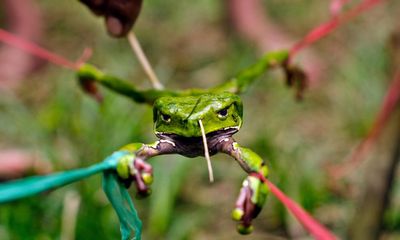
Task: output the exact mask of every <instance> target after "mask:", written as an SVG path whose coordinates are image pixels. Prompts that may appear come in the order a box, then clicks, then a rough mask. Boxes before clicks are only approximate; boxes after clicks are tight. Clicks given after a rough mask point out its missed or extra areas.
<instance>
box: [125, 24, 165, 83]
mask: <svg viewBox="0 0 400 240" xmlns="http://www.w3.org/2000/svg"><path fill="white" fill-rule="evenodd" d="M128 41H129V44H130V45H131V47H132V50H133V52H134V53H135V55H136V56H137V58H138V59H139V62H140V64H141V65H142V67H143V70H144V71H145V72H146V74H147V76H148V77H149V80H150V82H151V84H152V85H153V87H154V88H155V89H163V88H164V86H163V85H162V84H161V82H160V81H159V80H158V78H157V75H156V74H155V73H154V70H153V68H152V67H151V65H150V63H149V60H148V59H147V57H146V55H145V53H144V52H143V49H142V47H141V46H140V43H139V41H138V39H137V38H136V35H135V33H134V32H132V31H131V32H130V33H129V34H128Z"/></svg>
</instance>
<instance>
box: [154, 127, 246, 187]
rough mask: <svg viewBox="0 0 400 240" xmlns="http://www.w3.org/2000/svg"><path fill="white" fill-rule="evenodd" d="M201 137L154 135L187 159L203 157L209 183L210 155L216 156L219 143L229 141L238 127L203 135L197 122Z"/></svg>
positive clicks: (211, 176)
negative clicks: (205, 162) (205, 161)
mask: <svg viewBox="0 0 400 240" xmlns="http://www.w3.org/2000/svg"><path fill="white" fill-rule="evenodd" d="M199 126H200V129H201V136H200V137H199V136H193V137H186V136H182V135H178V134H175V133H162V132H157V133H156V135H157V137H158V138H159V139H160V141H166V142H169V143H170V144H172V145H173V146H174V148H175V150H176V152H177V153H179V154H181V155H184V156H187V157H198V156H204V157H205V158H206V160H207V167H208V172H209V179H210V182H213V181H214V177H213V171H212V166H211V160H210V155H211V156H212V155H214V154H216V153H217V152H218V151H219V150H220V146H221V142H223V141H224V140H225V139H229V138H231V137H232V135H233V134H235V133H236V132H238V131H239V127H236V126H235V127H226V128H223V129H219V130H217V131H213V132H210V133H207V134H206V133H205V131H204V126H203V123H202V121H201V120H199Z"/></svg>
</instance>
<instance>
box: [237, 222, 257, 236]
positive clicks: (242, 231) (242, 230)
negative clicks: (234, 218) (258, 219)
mask: <svg viewBox="0 0 400 240" xmlns="http://www.w3.org/2000/svg"><path fill="white" fill-rule="evenodd" d="M253 229H254V227H253V225H251V224H250V225H247V226H246V225H244V224H243V223H239V224H238V225H237V231H238V233H240V234H242V235H247V234H250V233H252V232H253Z"/></svg>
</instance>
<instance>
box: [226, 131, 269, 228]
mask: <svg viewBox="0 0 400 240" xmlns="http://www.w3.org/2000/svg"><path fill="white" fill-rule="evenodd" d="M221 152H223V153H226V154H228V155H230V156H232V157H233V158H235V159H236V160H237V161H238V162H239V164H240V166H241V167H242V168H243V169H244V170H245V171H246V172H247V173H248V174H249V176H247V177H246V179H245V180H244V181H243V185H242V188H241V189H240V193H239V197H238V199H237V201H236V204H235V209H234V210H233V211H232V218H233V219H234V220H235V221H238V222H239V224H238V226H237V230H238V232H239V233H241V234H249V233H251V232H252V230H253V226H252V224H251V222H252V220H253V219H254V218H256V217H257V215H258V214H259V213H260V211H261V209H262V207H263V205H264V203H265V200H266V197H267V195H268V192H269V190H268V187H267V186H266V185H265V184H264V183H263V182H262V181H261V180H260V179H259V178H258V177H257V174H262V175H263V176H265V177H267V175H268V168H267V166H265V165H264V161H263V160H262V159H261V158H260V157H259V156H258V155H257V154H256V153H254V152H253V151H251V150H250V149H248V148H244V147H240V146H239V145H238V144H237V143H236V142H235V141H234V140H233V139H232V138H227V139H226V140H225V141H223V142H222V146H221ZM252 173H254V175H253V174H252Z"/></svg>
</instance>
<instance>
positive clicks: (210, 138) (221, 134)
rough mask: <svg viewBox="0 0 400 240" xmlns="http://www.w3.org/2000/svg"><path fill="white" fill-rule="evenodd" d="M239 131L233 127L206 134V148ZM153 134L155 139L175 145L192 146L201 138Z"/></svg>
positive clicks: (161, 133)
mask: <svg viewBox="0 0 400 240" xmlns="http://www.w3.org/2000/svg"><path fill="white" fill-rule="evenodd" d="M239 129H240V128H239V127H238V126H234V127H226V128H223V129H219V130H216V131H213V132H209V133H207V134H206V138H207V144H208V146H210V145H213V144H212V143H214V142H216V141H219V140H222V139H224V138H228V137H231V136H232V135H233V134H235V133H237V132H238V131H239ZM155 134H156V136H157V138H159V139H162V140H169V141H171V142H174V143H175V144H179V143H181V144H184V143H185V142H187V143H191V144H192V143H193V142H199V143H201V141H202V136H192V137H187V136H182V135H179V134H176V133H168V132H156V133H155Z"/></svg>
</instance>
